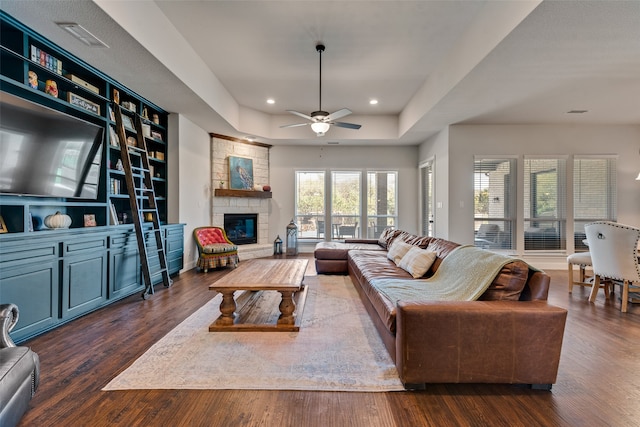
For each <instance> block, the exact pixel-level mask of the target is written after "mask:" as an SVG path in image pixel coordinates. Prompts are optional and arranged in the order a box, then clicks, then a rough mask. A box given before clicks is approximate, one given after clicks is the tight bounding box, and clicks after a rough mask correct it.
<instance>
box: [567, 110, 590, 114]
mask: <svg viewBox="0 0 640 427" xmlns="http://www.w3.org/2000/svg"><path fill="white" fill-rule="evenodd" d="M588 112H589V110H569V111H567V114H584V113H588Z"/></svg>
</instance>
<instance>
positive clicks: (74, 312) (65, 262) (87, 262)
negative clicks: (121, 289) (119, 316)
mask: <svg viewBox="0 0 640 427" xmlns="http://www.w3.org/2000/svg"><path fill="white" fill-rule="evenodd" d="M62 245H63V258H62V298H61V300H62V305H61V307H62V318H63V319H70V318H73V317H77V316H80V315H82V314H85V313H87V312H89V311H92V310H94V309H96V308H98V307H100V306H102V305H103V304H104V303H105V302H106V300H107V235H106V234H99V235H90V236H84V237H82V238H78V239H73V240H71V241H66V242H63V244H62Z"/></svg>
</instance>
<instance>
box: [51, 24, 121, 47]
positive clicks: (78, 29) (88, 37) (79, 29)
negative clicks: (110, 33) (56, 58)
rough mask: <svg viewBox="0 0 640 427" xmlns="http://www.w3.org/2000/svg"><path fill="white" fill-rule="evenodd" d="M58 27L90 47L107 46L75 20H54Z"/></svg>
mask: <svg viewBox="0 0 640 427" xmlns="http://www.w3.org/2000/svg"><path fill="white" fill-rule="evenodd" d="M56 25H58V27H60V28H62V29H63V30H65V31H67V32H68V33H69V34H71V35H72V36H73V37H75V38H77V39H78V40H80V41H81V42H82V43H84V44H86V45H87V46H90V47H109V46H107V44H106V43H105V42H103V41H102V40H100V39H99V38H97V37H96V36H94V35H93V34H91V33H90V32H89V31H88V30H87V29H85V28H84V27H83V26H82V25H80V24H76V23H75V22H56Z"/></svg>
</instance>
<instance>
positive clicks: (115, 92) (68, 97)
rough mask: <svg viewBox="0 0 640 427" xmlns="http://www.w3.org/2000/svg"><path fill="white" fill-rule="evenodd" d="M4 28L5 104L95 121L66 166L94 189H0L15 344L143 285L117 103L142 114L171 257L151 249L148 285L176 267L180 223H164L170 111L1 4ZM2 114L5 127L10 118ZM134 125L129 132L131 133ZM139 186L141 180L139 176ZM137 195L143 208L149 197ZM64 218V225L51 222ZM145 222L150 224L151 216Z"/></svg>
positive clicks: (4, 286) (1, 244)
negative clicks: (75, 160)
mask: <svg viewBox="0 0 640 427" xmlns="http://www.w3.org/2000/svg"><path fill="white" fill-rule="evenodd" d="M0 31H1V34H2V37H0V90H1V91H2V92H1V93H0V96H2V103H3V105H9V103H8V102H7V103H5V101H6V100H7V99H9V98H11V102H14V104H12V105H11V108H14V106H15V105H17V104H18V103H21V104H29V107H26V108H28V109H31V111H37V112H38V114H40V113H42V114H49V115H52V116H60V117H61V116H64V117H65V120H68V121H69V122H73V123H80V122H82V123H83V125H84V126H85V127H87V128H91V129H94V135H95V137H93V138H91V139H92V141H91V145H90V147H91V148H90V150H89V154H87V155H85V156H84V157H83V159H85V162H84V163H82V165H83V166H82V167H78V166H77V165H76V164H74V167H73V168H71V167H68V169H69V170H73V171H80V173H79V174H78V175H79V176H81V180H80V181H81V182H82V184H83V185H85V184H87V182H88V183H89V184H90V185H91V186H92V190H93V191H92V192H91V197H85V194H83V193H76V192H73V193H72V194H73V197H71V196H68V193H63V194H65V195H67V197H52V196H50V194H53V192H50V193H46V194H49V196H47V195H45V194H43V193H29V195H27V194H24V193H25V192H24V191H20V192H18V191H14V192H13V193H11V194H7V193H1V194H0V303H14V304H17V305H18V307H19V308H20V309H21V316H20V319H19V320H18V323H17V325H16V327H15V328H14V329H13V330H12V332H11V336H12V338H13V339H14V340H15V341H16V342H20V341H23V340H25V339H28V338H30V337H33V336H35V335H38V334H40V333H42V332H44V331H47V330H50V329H53V328H55V327H57V326H59V325H62V324H64V323H66V322H68V321H71V320H73V319H74V318H76V317H78V316H81V315H83V314H86V313H88V312H90V311H92V310H96V309H98V308H100V307H103V306H105V305H107V304H111V303H112V302H114V301H117V300H118V299H121V298H124V297H126V296H128V295H131V294H133V293H137V292H140V291H141V290H142V289H144V288H145V286H144V284H143V280H142V275H141V270H140V264H141V259H140V254H139V253H138V251H139V249H138V246H137V245H136V242H137V239H136V234H135V232H134V225H133V224H129V223H130V222H131V219H130V218H131V215H130V210H131V208H130V203H129V196H128V194H129V192H128V191H127V188H126V185H127V184H126V180H125V179H124V172H123V171H120V170H119V168H118V161H119V160H120V158H121V157H120V156H121V152H120V147H119V146H118V144H115V145H114V140H113V137H114V135H115V134H116V133H115V132H113V130H114V129H115V125H116V123H115V118H114V117H112V115H111V111H112V105H113V103H114V102H117V103H119V104H120V105H121V106H122V107H123V108H124V109H126V116H127V117H128V118H129V120H131V121H133V119H135V118H138V117H140V118H141V119H142V122H143V123H144V128H143V132H144V135H145V136H144V137H145V140H146V145H147V147H148V151H149V153H150V162H151V166H152V169H153V184H154V189H155V193H156V200H157V202H158V214H159V220H160V222H161V227H160V229H161V230H160V233H161V239H162V240H163V247H164V248H165V254H166V259H167V265H168V268H167V269H166V270H164V269H162V268H160V266H161V262H160V261H159V260H160V257H159V256H156V257H155V258H153V257H150V259H149V260H148V261H149V268H150V271H151V278H152V282H153V283H160V282H162V278H163V277H162V274H164V273H163V271H168V272H169V274H175V273H178V272H179V271H180V270H181V269H182V267H183V252H184V225H183V224H168V223H167V196H168V195H167V190H168V186H167V179H168V176H167V173H168V168H167V160H168V158H167V113H166V112H165V111H164V110H162V109H161V108H160V107H158V106H156V105H155V104H153V103H152V102H150V101H149V100H147V99H145V98H143V97H141V96H139V95H138V94H136V93H135V92H134V91H132V90H130V89H128V88H127V87H125V86H123V85H121V84H120V83H118V82H117V81H115V80H113V79H112V78H111V77H109V76H107V75H105V74H104V73H102V72H101V71H99V70H97V69H95V68H93V67H92V66H91V65H89V64H87V63H86V62H84V61H83V60H81V59H79V58H77V57H75V56H74V55H72V54H70V53H69V52H68V51H66V50H64V49H62V48H60V47H59V46H57V45H56V44H54V43H51V42H50V41H49V40H47V39H45V38H44V37H42V36H41V35H39V34H38V33H36V32H35V31H33V30H31V29H30V28H28V27H26V26H25V25H23V24H22V23H20V22H19V21H17V20H15V19H14V18H13V17H11V16H9V15H8V14H6V13H5V12H4V11H0ZM26 101H29V102H26ZM34 105H35V106H36V107H35V108H33V106H34ZM43 107H44V108H43ZM52 110H54V111H52ZM60 113H61V114H60ZM69 116H71V117H72V118H69ZM16 117H18V116H16ZM29 117H35V116H29ZM76 119H79V120H76ZM0 120H3V123H2V126H3V127H4V126H5V123H6V118H5V117H2V118H0ZM17 122H21V123H27V125H28V126H26V128H27V130H30V129H31V123H32V122H31V121H29V120H23V119H19V120H14V124H15V123H17ZM35 124H36V125H37V123H35ZM40 128H42V129H44V131H39V132H40V134H43V135H45V136H46V138H44V140H45V141H46V142H47V143H45V144H44V145H42V146H39V147H48V146H50V144H48V141H49V137H50V136H51V134H52V133H53V132H51V129H50V128H49V127H46V126H43V125H41V126H40ZM131 128H132V129H128V130H127V131H126V135H127V137H129V136H134V135H135V133H134V131H133V126H131ZM3 129H4V128H3ZM14 133H15V131H14ZM100 135H101V137H100ZM18 137H19V136H16V138H18ZM100 138H102V139H100ZM61 139H62V140H64V141H65V142H66V139H64V138H58V140H57V141H56V142H58V141H59V140H61ZM97 141H98V142H99V141H101V144H99V143H97ZM18 142H20V140H18ZM98 147H99V149H98ZM33 151H34V152H35V155H37V156H39V160H38V161H40V162H42V163H43V164H46V161H48V160H49V159H50V157H45V155H46V154H45V153H42V152H40V151H39V150H37V149H36V150H33ZM94 151H95V152H94ZM71 152H72V153H75V154H69V153H71ZM80 152H81V150H80V149H75V150H74V149H73V147H71V148H70V150H67V151H64V153H65V154H64V155H68V156H74V155H75V156H76V157H79V156H80V155H79V154H77V153H80ZM5 154H6V153H0V160H6V157H5V158H2V156H5ZM62 157H64V156H62ZM98 160H99V162H98ZM49 163H51V162H49ZM17 164H19V162H17V161H16V162H15V165H14V166H15V167H17ZM63 164H64V163H63ZM6 165H7V163H6V162H5V163H3V167H7V166H6ZM29 165H30V166H29V167H31V163H29ZM98 165H99V166H98ZM42 170H45V169H44V168H43V169H42ZM23 176H24V175H23ZM26 176H29V177H31V175H28V174H27V175H26ZM52 176H54V177H55V179H53V180H52V181H51V182H54V183H55V185H62V184H60V183H59V182H58V181H56V179H57V178H58V177H62V178H65V177H66V176H68V174H67V175H64V174H62V173H57V172H56V173H55V174H52ZM140 178H141V177H140ZM135 185H136V186H139V185H140V186H141V185H142V179H137V180H136V181H135ZM21 193H22V194H21ZM140 193H142V192H140ZM31 194H38V195H31ZM56 194H59V193H56ZM140 197H141V200H140V202H141V203H140V204H141V205H143V206H144V204H145V198H144V197H143V196H140ZM58 212H59V213H60V214H59V215H57V213H58ZM47 217H49V220H47ZM69 221H70V223H71V224H70V226H69V227H68V228H66V227H64V226H62V227H61V228H56V227H54V226H53V224H54V223H58V224H67V223H68V222H69ZM45 223H48V224H51V225H52V226H51V227H48V226H46V224H45ZM143 227H144V228H145V230H146V229H149V230H151V229H152V227H151V224H143ZM149 232H151V231H149ZM154 232H157V231H155V230H154Z"/></svg>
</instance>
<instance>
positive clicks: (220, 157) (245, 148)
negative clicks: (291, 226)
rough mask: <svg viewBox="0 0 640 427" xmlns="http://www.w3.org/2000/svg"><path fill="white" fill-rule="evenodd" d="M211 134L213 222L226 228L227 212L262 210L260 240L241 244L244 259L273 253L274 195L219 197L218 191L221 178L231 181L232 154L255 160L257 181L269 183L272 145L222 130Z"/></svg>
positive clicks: (237, 212) (260, 184) (264, 183)
mask: <svg viewBox="0 0 640 427" xmlns="http://www.w3.org/2000/svg"><path fill="white" fill-rule="evenodd" d="M210 136H211V193H212V194H211V225H214V226H216V227H223V228H224V214H225V213H235V214H245V213H255V214H258V227H257V228H258V243H256V244H249V245H240V246H238V256H239V257H240V261H242V260H247V259H252V258H262V257H266V256H271V255H273V244H272V243H271V242H270V240H269V211H270V203H271V199H267V198H253V197H219V196H216V195H215V193H214V191H215V189H216V188H219V186H220V181H222V182H223V185H224V188H228V185H229V163H228V159H227V158H228V157H229V156H238V157H246V158H250V159H252V160H253V181H254V183H255V184H256V185H259V186H263V185H267V184H268V183H269V148H270V147H271V146H270V145H267V144H260V143H251V142H248V141H243V140H241V139H238V138H233V137H228V136H224V135H218V134H213V133H212V134H210Z"/></svg>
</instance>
